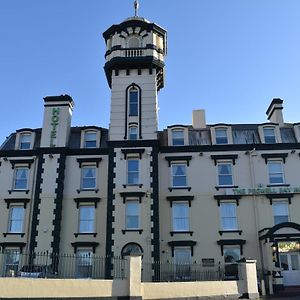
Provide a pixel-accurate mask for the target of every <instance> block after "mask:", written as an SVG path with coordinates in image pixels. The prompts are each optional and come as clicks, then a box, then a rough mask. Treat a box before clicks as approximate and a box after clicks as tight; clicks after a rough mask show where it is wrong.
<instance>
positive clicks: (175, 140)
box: [172, 129, 184, 146]
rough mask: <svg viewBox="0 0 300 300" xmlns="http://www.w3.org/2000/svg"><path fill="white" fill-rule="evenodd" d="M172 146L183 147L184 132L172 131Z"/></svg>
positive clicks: (180, 130)
mask: <svg viewBox="0 0 300 300" xmlns="http://www.w3.org/2000/svg"><path fill="white" fill-rule="evenodd" d="M172 145H173V146H183V145H184V130H183V129H173V130H172Z"/></svg>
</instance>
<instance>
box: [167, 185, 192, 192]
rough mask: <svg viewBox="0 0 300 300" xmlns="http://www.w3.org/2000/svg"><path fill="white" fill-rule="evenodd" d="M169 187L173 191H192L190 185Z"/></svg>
mask: <svg viewBox="0 0 300 300" xmlns="http://www.w3.org/2000/svg"><path fill="white" fill-rule="evenodd" d="M168 189H169V191H170V192H172V191H173V190H188V191H189V192H190V190H191V189H192V187H190V186H170V187H169V188H168Z"/></svg>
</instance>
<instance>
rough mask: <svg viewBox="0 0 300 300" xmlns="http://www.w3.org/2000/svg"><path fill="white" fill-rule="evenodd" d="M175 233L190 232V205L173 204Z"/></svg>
mask: <svg viewBox="0 0 300 300" xmlns="http://www.w3.org/2000/svg"><path fill="white" fill-rule="evenodd" d="M172 211H173V231H189V205H188V203H173V205H172Z"/></svg>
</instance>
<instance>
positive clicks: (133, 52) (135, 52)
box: [122, 48, 144, 57]
mask: <svg viewBox="0 0 300 300" xmlns="http://www.w3.org/2000/svg"><path fill="white" fill-rule="evenodd" d="M122 52H123V53H124V56H125V57H137V56H143V55H144V50H143V49H141V48H134V49H124V50H123V51H122Z"/></svg>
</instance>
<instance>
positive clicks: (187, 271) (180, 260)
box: [174, 247, 192, 280]
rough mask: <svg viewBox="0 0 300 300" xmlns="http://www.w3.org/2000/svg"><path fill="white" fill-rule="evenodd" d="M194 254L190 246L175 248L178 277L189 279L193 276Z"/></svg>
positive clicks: (175, 267) (175, 266) (176, 273)
mask: <svg viewBox="0 0 300 300" xmlns="http://www.w3.org/2000/svg"><path fill="white" fill-rule="evenodd" d="M191 263H192V254H191V248H190V247H175V248H174V273H175V277H176V279H182V280H188V279H190V278H191Z"/></svg>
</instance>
